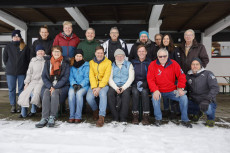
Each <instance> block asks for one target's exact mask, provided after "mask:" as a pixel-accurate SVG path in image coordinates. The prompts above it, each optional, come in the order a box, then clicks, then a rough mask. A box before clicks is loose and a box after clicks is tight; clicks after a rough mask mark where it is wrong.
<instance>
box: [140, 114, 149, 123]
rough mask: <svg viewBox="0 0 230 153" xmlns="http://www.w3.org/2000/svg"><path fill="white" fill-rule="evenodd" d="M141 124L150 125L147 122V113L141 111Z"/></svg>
mask: <svg viewBox="0 0 230 153" xmlns="http://www.w3.org/2000/svg"><path fill="white" fill-rule="evenodd" d="M141 123H142V124H143V125H150V123H149V113H143V119H142V121H141Z"/></svg>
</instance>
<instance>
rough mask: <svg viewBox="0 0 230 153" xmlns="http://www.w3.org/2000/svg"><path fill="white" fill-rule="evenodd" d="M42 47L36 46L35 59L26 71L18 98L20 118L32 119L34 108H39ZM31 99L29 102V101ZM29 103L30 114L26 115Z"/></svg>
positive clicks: (43, 61) (42, 59) (42, 62)
mask: <svg viewBox="0 0 230 153" xmlns="http://www.w3.org/2000/svg"><path fill="white" fill-rule="evenodd" d="M44 55H45V51H44V47H43V46H42V45H40V44H39V45H37V46H36V57H34V58H32V59H31V61H30V64H29V68H28V70H27V74H26V79H25V81H24V83H25V86H24V90H23V92H22V93H21V94H20V96H19V98H18V105H20V106H21V114H20V115H19V117H20V118H24V117H32V116H34V115H35V114H36V107H41V97H40V94H41V88H42V86H43V81H42V77H41V76H42V71H43V67H44V63H45V60H44V58H43V56H44ZM30 99H31V100H30ZM29 103H31V104H32V106H31V112H30V113H29V114H27V109H28V108H29Z"/></svg>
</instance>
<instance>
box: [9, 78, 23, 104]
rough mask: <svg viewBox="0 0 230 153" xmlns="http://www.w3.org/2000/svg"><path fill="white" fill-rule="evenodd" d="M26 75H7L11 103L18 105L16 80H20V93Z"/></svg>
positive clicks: (19, 92)
mask: <svg viewBox="0 0 230 153" xmlns="http://www.w3.org/2000/svg"><path fill="white" fill-rule="evenodd" d="M25 77H26V76H25V75H6V79H7V84H8V88H9V99H10V105H16V82H17V80H18V95H20V94H21V92H22V91H23V88H24V80H25Z"/></svg>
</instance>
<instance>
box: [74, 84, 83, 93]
mask: <svg viewBox="0 0 230 153" xmlns="http://www.w3.org/2000/svg"><path fill="white" fill-rule="evenodd" d="M73 88H74V92H75V93H76V92H77V91H78V90H80V89H81V88H82V86H81V85H78V84H74V85H73Z"/></svg>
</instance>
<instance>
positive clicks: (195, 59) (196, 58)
mask: <svg viewBox="0 0 230 153" xmlns="http://www.w3.org/2000/svg"><path fill="white" fill-rule="evenodd" d="M193 61H197V62H199V63H200V65H201V66H202V62H201V60H200V59H199V58H198V57H194V58H193V59H192V61H191V64H192V62H193Z"/></svg>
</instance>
